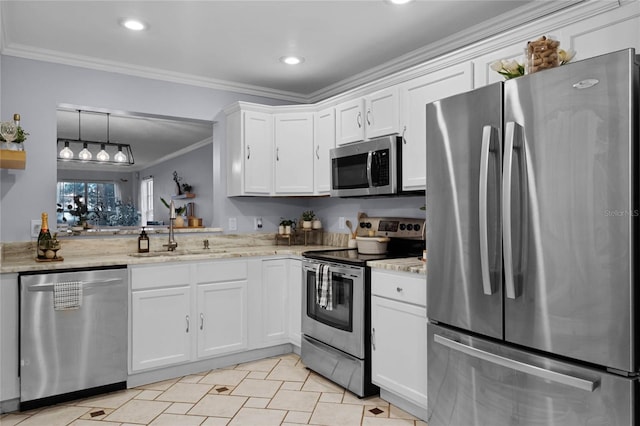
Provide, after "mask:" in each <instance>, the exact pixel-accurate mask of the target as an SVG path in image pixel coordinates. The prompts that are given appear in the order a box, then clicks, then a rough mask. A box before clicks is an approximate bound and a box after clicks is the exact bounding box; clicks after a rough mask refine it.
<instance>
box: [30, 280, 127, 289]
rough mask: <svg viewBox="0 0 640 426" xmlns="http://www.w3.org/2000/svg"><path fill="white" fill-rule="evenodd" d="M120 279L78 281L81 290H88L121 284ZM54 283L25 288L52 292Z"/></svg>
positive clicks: (32, 285)
mask: <svg viewBox="0 0 640 426" xmlns="http://www.w3.org/2000/svg"><path fill="white" fill-rule="evenodd" d="M122 281H123V280H122V278H108V279H106V280H96V281H78V282H79V283H80V285H81V286H82V289H83V290H84V289H90V288H94V287H100V286H103V285H109V284H113V283H115V282H122ZM62 282H75V281H62ZM55 284H56V283H41V284H31V285H29V286H27V291H53V286H54V285H55Z"/></svg>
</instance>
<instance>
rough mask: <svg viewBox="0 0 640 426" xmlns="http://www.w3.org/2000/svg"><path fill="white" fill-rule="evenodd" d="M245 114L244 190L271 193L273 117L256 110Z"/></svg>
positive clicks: (254, 192)
mask: <svg viewBox="0 0 640 426" xmlns="http://www.w3.org/2000/svg"><path fill="white" fill-rule="evenodd" d="M243 114H244V117H243V118H244V120H243V130H244V131H243V141H244V154H243V155H244V156H243V159H244V192H245V193H248V194H270V193H271V192H272V189H273V184H272V182H273V117H272V116H271V115H270V114H265V113H262V112H255V111H245V112H243Z"/></svg>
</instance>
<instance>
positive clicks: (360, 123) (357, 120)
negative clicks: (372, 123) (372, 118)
mask: <svg viewBox="0 0 640 426" xmlns="http://www.w3.org/2000/svg"><path fill="white" fill-rule="evenodd" d="M356 123H358V128H361V127H362V113H361V112H359V113H358V116H357V117H356Z"/></svg>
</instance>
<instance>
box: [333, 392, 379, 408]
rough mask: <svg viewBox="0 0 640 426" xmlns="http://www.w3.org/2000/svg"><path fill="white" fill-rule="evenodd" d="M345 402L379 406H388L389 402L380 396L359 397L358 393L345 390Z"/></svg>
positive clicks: (343, 401)
mask: <svg viewBox="0 0 640 426" xmlns="http://www.w3.org/2000/svg"><path fill="white" fill-rule="evenodd" d="M342 403H343V404H355V405H375V406H378V407H388V406H389V403H388V402H387V401H385V400H384V399H382V398H380V397H379V396H376V395H374V396H368V397H366V398H358V397H357V396H356V395H354V394H352V393H351V392H348V391H345V393H344V398H343V399H342Z"/></svg>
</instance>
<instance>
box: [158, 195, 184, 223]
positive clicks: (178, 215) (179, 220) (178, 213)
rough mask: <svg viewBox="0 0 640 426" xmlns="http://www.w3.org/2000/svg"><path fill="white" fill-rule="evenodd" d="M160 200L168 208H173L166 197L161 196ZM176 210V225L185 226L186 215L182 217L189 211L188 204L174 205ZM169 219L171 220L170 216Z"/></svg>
mask: <svg viewBox="0 0 640 426" xmlns="http://www.w3.org/2000/svg"><path fill="white" fill-rule="evenodd" d="M160 201H162V204H164V205H165V206H166V207H167V208H168V209H170V208H171V205H170V204H169V203H167V202H166V201H165V199H164V198H162V197H160ZM174 210H175V211H176V219H175V222H174V225H175V226H176V227H178V228H181V227H183V226H184V217H182V215H183V214H184V213H185V212H186V211H187V206H180V207H177V206H174ZM169 220H171V218H169Z"/></svg>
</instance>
